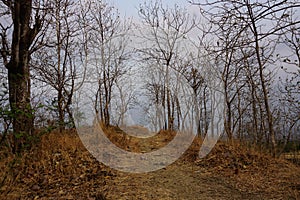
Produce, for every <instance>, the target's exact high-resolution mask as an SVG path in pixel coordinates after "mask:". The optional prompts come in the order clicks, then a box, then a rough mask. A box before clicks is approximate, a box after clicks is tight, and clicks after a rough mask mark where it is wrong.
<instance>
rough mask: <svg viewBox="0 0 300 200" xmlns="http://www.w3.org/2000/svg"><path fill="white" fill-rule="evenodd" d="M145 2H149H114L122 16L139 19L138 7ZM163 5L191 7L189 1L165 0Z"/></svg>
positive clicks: (141, 0)
mask: <svg viewBox="0 0 300 200" xmlns="http://www.w3.org/2000/svg"><path fill="white" fill-rule="evenodd" d="M145 1H147V0H114V1H113V4H114V5H115V6H116V7H117V8H118V10H119V11H120V13H121V15H126V16H127V17H130V16H133V17H137V10H138V7H139V5H140V4H143V2H145ZM163 3H164V4H165V5H168V6H170V7H173V5H174V4H177V5H179V6H181V7H188V6H189V4H188V2H187V0H174V1H172V0H163Z"/></svg>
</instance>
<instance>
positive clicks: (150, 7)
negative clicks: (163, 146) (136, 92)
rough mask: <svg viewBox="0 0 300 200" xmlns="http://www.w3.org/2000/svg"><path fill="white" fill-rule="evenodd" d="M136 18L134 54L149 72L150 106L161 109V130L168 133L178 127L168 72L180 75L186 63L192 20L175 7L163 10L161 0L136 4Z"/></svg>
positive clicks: (178, 112)
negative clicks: (138, 23)
mask: <svg viewBox="0 0 300 200" xmlns="http://www.w3.org/2000/svg"><path fill="white" fill-rule="evenodd" d="M139 16H140V19H141V23H142V27H141V31H140V33H139V35H138V36H139V37H140V38H141V41H140V42H141V44H143V45H141V47H140V48H138V52H139V54H140V55H141V57H142V61H143V62H144V63H145V64H147V68H149V73H153V78H150V79H152V80H150V82H149V85H148V86H149V87H148V88H149V90H151V91H150V92H151V93H152V94H153V97H155V98H154V103H156V104H157V106H161V107H162V111H163V113H162V117H163V118H164V128H165V129H169V130H172V129H174V126H175V124H176V123H177V126H180V121H179V115H181V109H180V104H179V98H178V94H177V93H176V91H175V92H174V90H173V89H171V88H172V84H171V81H170V80H171V77H172V71H176V72H178V73H182V69H183V68H184V66H183V65H185V64H186V61H185V57H187V55H188V54H189V51H190V49H188V48H187V46H188V43H189V40H188V37H189V33H190V32H191V31H192V29H193V28H194V27H195V24H196V22H195V18H194V17H192V16H190V15H189V14H187V12H186V10H184V9H181V8H179V6H177V5H175V6H174V8H173V9H168V8H165V7H164V6H163V5H162V2H161V1H154V2H145V3H144V4H143V5H140V8H139ZM151 68H152V69H151ZM151 71H152V72H151ZM149 73H148V72H147V74H148V75H149ZM154 80H156V82H153V81H154ZM177 87H178V86H175V88H177ZM159 104H160V105H159ZM157 117H159V115H157ZM176 119H177V120H176ZM176 121H177V122H176Z"/></svg>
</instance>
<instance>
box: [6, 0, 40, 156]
mask: <svg viewBox="0 0 300 200" xmlns="http://www.w3.org/2000/svg"><path fill="white" fill-rule="evenodd" d="M31 9H32V1H29V0H26V1H24V0H15V1H14V3H12V5H11V11H12V19H13V25H14V26H13V27H14V29H13V36H12V44H11V57H10V61H9V62H8V63H6V65H5V66H6V68H7V69H8V84H9V102H10V107H11V112H12V114H13V130H14V142H15V144H14V148H13V152H14V153H20V151H21V150H22V148H23V147H24V144H25V142H26V139H27V138H28V136H30V135H32V132H33V112H32V109H31V105H30V72H29V62H30V45H31V44H32V43H33V40H34V38H35V36H36V35H37V33H38V32H39V29H40V21H39V19H38V18H36V24H35V25H34V27H33V28H30V20H31Z"/></svg>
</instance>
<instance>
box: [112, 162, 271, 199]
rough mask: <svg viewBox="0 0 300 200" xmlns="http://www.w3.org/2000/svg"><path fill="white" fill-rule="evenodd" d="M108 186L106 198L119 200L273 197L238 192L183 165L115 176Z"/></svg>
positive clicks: (212, 176) (201, 170)
mask: <svg viewBox="0 0 300 200" xmlns="http://www.w3.org/2000/svg"><path fill="white" fill-rule="evenodd" d="M108 187H109V192H108V193H107V199H120V200H121V199H123V200H136V199H141V200H145V199H170V200H171V199H172V200H173V199H180V200H182V199H191V200H193V199H269V198H270V197H272V196H273V195H271V194H254V193H246V192H241V191H239V190H238V189H236V188H235V187H234V186H233V185H232V183H230V181H229V180H226V178H222V177H220V176H218V174H212V173H210V172H207V171H206V170H205V169H204V168H201V167H198V166H192V165H190V164H188V163H183V162H176V163H175V164H172V165H170V166H168V167H167V168H165V169H162V170H159V171H156V172H151V173H146V174H128V173H118V175H117V177H115V178H114V179H113V180H112V181H111V182H110V183H109V184H108ZM273 197H274V196H273ZM274 198H275V197H274Z"/></svg>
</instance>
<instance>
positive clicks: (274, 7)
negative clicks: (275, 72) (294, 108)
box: [192, 0, 300, 156]
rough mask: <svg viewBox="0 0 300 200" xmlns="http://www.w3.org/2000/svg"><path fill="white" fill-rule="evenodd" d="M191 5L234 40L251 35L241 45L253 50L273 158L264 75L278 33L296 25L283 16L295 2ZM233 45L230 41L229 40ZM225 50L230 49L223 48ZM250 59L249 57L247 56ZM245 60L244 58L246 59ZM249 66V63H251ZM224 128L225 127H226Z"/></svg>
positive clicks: (272, 134) (273, 150) (267, 95)
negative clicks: (221, 27) (222, 28)
mask: <svg viewBox="0 0 300 200" xmlns="http://www.w3.org/2000/svg"><path fill="white" fill-rule="evenodd" d="M192 3H194V4H197V5H199V6H200V10H201V12H202V14H203V16H204V17H207V20H209V22H210V23H212V24H214V25H217V24H219V23H223V24H224V25H226V26H225V28H226V29H224V31H226V30H227V31H228V30H229V29H231V30H235V31H234V32H232V37H236V38H238V37H239V36H240V35H241V34H244V35H245V33H246V34H248V37H249V36H250V35H251V38H250V39H251V40H250V41H249V40H248V41H247V43H245V44H243V43H242V44H239V46H241V45H243V46H244V47H248V48H251V49H253V53H254V54H253V56H254V57H255V65H254V67H256V69H257V72H258V75H259V85H258V86H259V88H260V89H261V91H262V97H263V105H264V107H263V110H264V111H265V114H266V122H267V126H268V127H267V130H268V133H269V139H270V142H271V146H272V153H273V155H274V156H275V155H276V137H275V131H274V121H273V120H274V119H273V113H272V107H271V102H270V84H269V82H268V81H269V80H268V78H267V77H268V76H267V74H268V73H267V70H268V67H271V66H272V65H275V62H276V59H274V57H273V55H274V52H275V51H276V47H277V44H278V41H279V38H280V36H281V35H282V32H281V31H282V30H284V29H286V28H287V27H291V26H294V25H296V24H299V21H297V20H293V21H288V20H287V16H288V15H289V13H291V10H293V9H295V8H297V7H300V4H299V2H297V1H293V0H290V1H286V0H284V1H270V0H265V1H248V0H247V1H206V2H204V3H200V2H195V1H193V2H192ZM233 42H234V41H233ZM226 46H227V48H231V49H232V46H228V45H226ZM249 58H250V57H249ZM249 58H247V59H249ZM252 65H253V64H252ZM227 126H228V125H227Z"/></svg>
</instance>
